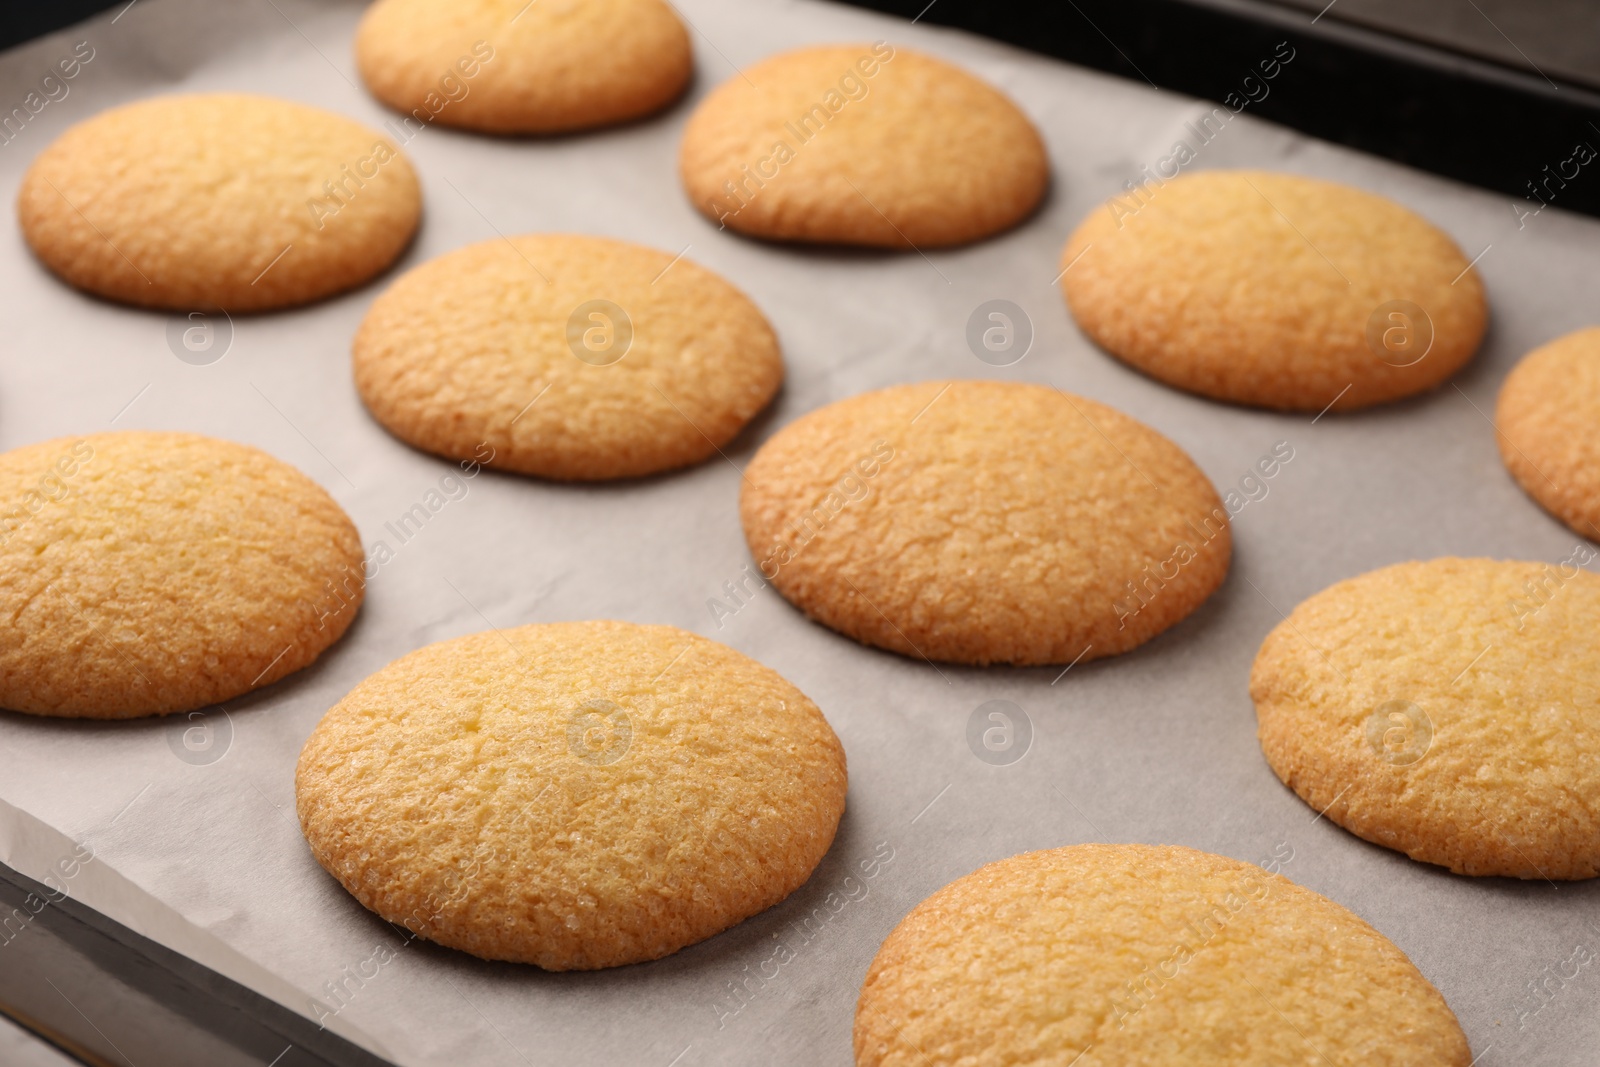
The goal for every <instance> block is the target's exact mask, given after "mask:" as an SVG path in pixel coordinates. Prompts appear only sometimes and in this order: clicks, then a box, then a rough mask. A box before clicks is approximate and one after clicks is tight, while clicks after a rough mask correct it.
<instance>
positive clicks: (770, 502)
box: [740, 381, 1232, 664]
mask: <svg viewBox="0 0 1600 1067" xmlns="http://www.w3.org/2000/svg"><path fill="white" fill-rule="evenodd" d="M740 514H741V516H742V518H743V522H744V530H745V538H746V541H747V542H748V544H749V546H750V551H751V552H752V554H753V555H754V557H755V560H756V563H757V564H758V566H760V568H761V572H762V574H763V575H765V576H766V577H767V578H768V579H769V580H771V581H772V582H773V583H774V584H775V585H776V586H777V588H778V590H779V591H780V592H781V593H782V594H783V595H784V596H785V597H787V598H788V599H789V600H791V601H793V602H794V603H795V604H797V605H799V606H800V607H801V608H802V609H803V610H804V611H805V612H806V613H807V614H808V615H810V616H812V617H813V618H815V619H817V620H818V621H819V622H822V623H823V624H824V625H827V626H830V627H833V628H834V629H836V630H840V631H842V632H844V633H846V634H849V635H850V636H852V637H855V638H856V639H857V640H860V641H864V642H866V643H868V644H871V645H876V646H878V647H880V648H887V649H892V650H894V651H896V652H901V653H904V654H906V655H910V656H916V657H919V658H920V657H927V658H929V659H933V660H948V661H954V662H964V663H980V664H981V663H1015V664H1043V663H1067V662H1071V661H1074V660H1076V659H1078V658H1079V657H1082V658H1083V659H1095V658H1098V657H1101V656H1109V655H1112V654H1114V653H1117V652H1123V651H1126V650H1128V649H1130V648H1132V647H1134V646H1135V645H1138V644H1140V643H1142V642H1144V641H1146V640H1148V639H1149V638H1151V637H1153V636H1154V635H1155V634H1157V633H1160V632H1161V631H1162V630H1165V629H1166V628H1168V627H1169V626H1172V625H1173V624H1174V623H1176V622H1177V621H1178V620H1179V619H1182V618H1183V617H1184V616H1186V615H1188V614H1189V613H1190V612H1191V611H1193V610H1194V609H1195V607H1197V606H1198V605H1199V604H1200V603H1201V602H1202V601H1203V600H1204V599H1205V598H1206V597H1207V596H1209V595H1210V594H1211V592H1212V591H1213V590H1214V589H1216V587H1217V586H1218V585H1219V584H1221V582H1222V579H1223V577H1224V576H1225V575H1226V574H1227V570H1228V561H1229V558H1230V555H1231V552H1232V541H1231V535H1230V532H1229V528H1228V519H1227V512H1226V511H1225V509H1224V508H1223V506H1222V502H1221V501H1220V500H1219V499H1218V497H1217V494H1216V491H1215V490H1214V489H1213V488H1212V487H1211V483H1210V482H1209V481H1207V480H1206V477H1205V475H1204V474H1203V473H1202V472H1201V471H1200V469H1199V468H1198V467H1196V466H1195V464H1194V462H1193V461H1192V460H1191V459H1190V458H1189V457H1188V456H1187V455H1185V454H1184V452H1183V450H1182V449H1180V448H1178V446H1177V445H1175V444H1173V443H1172V442H1171V441H1169V440H1167V439H1166V438H1165V437H1162V436H1161V435H1160V434H1158V433H1156V432H1155V431H1154V430H1151V429H1150V428H1149V427H1146V426H1144V425H1142V424H1141V423H1139V422H1136V421H1135V420H1133V419H1131V418H1129V417H1128V416H1126V415H1123V414H1122V413H1120V412H1118V411H1115V410H1113V409H1112V408H1109V407H1107V406H1105V405H1104V404H1100V403H1097V402H1095V401H1093V400H1089V399H1087V398H1084V397H1078V396H1072V395H1070V394H1067V393H1063V392H1062V391H1060V390H1058V389H1054V388H1051V387H1049V386H1042V385H1026V384H1021V383H1014V382H986V381H933V382H920V383H917V384H915V385H900V386H894V387H892V388H888V389H881V390H878V391H876V392H872V393H866V394H862V395H860V396H854V397H850V398H849V399H846V400H841V401H839V402H837V403H834V404H830V405H828V406H827V407H825V408H821V409H820V410H817V411H813V412H811V413H810V414H808V415H806V416H804V417H802V418H800V419H798V420H796V421H795V422H793V423H791V424H789V425H788V426H786V427H784V428H783V429H782V430H781V431H779V432H778V433H777V434H776V435H774V436H773V437H772V438H771V439H770V440H769V441H767V443H766V444H765V445H763V446H762V448H761V450H760V451H759V452H758V453H757V454H756V456H755V458H754V459H753V460H752V461H751V462H750V465H749V466H748V467H747V468H746V470H745V480H744V485H743V490H742V496H741V499H740Z"/></svg>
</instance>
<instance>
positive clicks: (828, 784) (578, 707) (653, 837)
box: [295, 622, 845, 971]
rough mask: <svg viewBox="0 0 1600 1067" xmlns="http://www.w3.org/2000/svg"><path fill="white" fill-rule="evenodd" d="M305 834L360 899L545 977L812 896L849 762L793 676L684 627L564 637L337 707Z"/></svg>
mask: <svg viewBox="0 0 1600 1067" xmlns="http://www.w3.org/2000/svg"><path fill="white" fill-rule="evenodd" d="M295 795H296V798H297V803H298V806H299V811H300V825H301V827H302V828H303V829H304V831H305V835H306V840H307V842H309V843H310V845H311V851H312V853H313V854H314V855H315V856H316V857H317V862H319V863H321V864H322V866H323V867H325V868H327V869H328V871H329V872H330V873H332V874H333V875H334V877H336V878H338V879H339V881H340V882H341V883H343V885H344V887H345V888H346V889H348V890H349V891H350V892H351V893H352V894H354V895H355V897H356V898H357V899H358V900H360V901H361V903H362V904H364V905H366V906H367V907H368V908H371V909H372V910H373V911H375V912H377V913H378V914H379V915H381V916H383V917H384V918H385V919H387V920H389V921H390V922H396V923H403V924H404V925H405V926H406V927H407V928H409V929H410V930H411V931H412V932H413V933H415V934H418V935H420V936H422V937H426V938H428V939H429V940H432V941H436V942H438V943H439V944H441V945H447V946H449V947H451V948H458V949H461V950H463V951H466V952H470V953H472V954H473V955H476V956H481V957H484V958H486V959H499V960H513V961H517V962H522V963H534V964H537V965H539V966H540V967H544V968H546V969H547V970H553V971H565V970H589V969H593V968H598V967H613V966H617V965H619V964H624V963H638V962H641V961H643V960H653V959H657V958H659V957H661V956H665V955H668V954H669V953H672V952H676V951H677V950H678V949H680V948H683V947H684V946H686V945H692V944H694V943H695V942H697V941H702V940H704V939H705V938H708V937H710V936H712V935H713V934H716V933H718V932H720V931H722V930H725V929H727V928H728V927H730V926H732V925H734V924H735V923H737V922H740V921H741V920H743V919H745V918H748V917H749V916H751V915H754V914H756V913H757V912H759V911H762V910H764V909H766V908H769V907H771V906H772V905H774V904H776V903H777V902H778V901H780V900H782V899H783V898H784V897H786V896H788V895H789V894H790V893H792V892H794V890H795V889H797V888H799V886H800V885H801V884H803V883H804V882H805V881H806V879H807V878H809V877H810V876H811V872H812V870H813V869H815V867H816V865H817V864H818V862H820V861H821V859H822V857H823V854H824V853H826V852H827V851H828V846H829V845H830V844H831V843H832V841H833V835H834V830H835V829H836V828H837V827H838V824H839V817H840V815H841V814H842V813H843V812H844V797H845V761H844V750H843V749H842V748H841V747H840V746H839V741H838V739H837V738H836V737H835V736H834V734H833V731H832V730H831V729H829V727H828V723H827V722H826V720H824V719H823V717H822V713H821V712H820V711H818V710H817V706H816V705H815V704H813V703H812V702H811V701H810V700H808V699H806V697H805V694H803V693H801V692H800V691H799V690H798V689H796V688H795V687H794V686H792V685H790V684H789V683H788V682H786V681H784V680H783V679H782V678H781V677H779V676H778V674H777V673H776V672H774V671H772V670H769V669H768V668H766V667H763V666H762V665H761V664H759V663H756V662H755V661H754V660H751V659H747V658H746V657H744V656H742V655H740V654H739V653H737V652H735V651H733V650H732V649H731V648H728V647H726V646H724V645H720V644H717V643H716V642H715V641H708V640H706V639H705V638H703V637H697V636H695V635H694V634H691V633H686V632H684V631H682V630H678V629H675V628H673V627H671V626H638V625H634V624H632V623H623V622H568V623H551V624H544V625H532V626H522V627H517V628H515V629H511V630H505V631H498V630H497V631H493V632H490V633H480V634H471V635H469V636H466V637H458V638H455V639H454V640H450V641H441V642H439V643H438V644H434V645H429V646H427V647H426V648H422V649H419V650H417V651H416V652H413V653H411V654H410V655H408V656H405V657H403V658H401V659H399V660H396V661H395V662H394V663H391V664H389V666H387V667H385V668H384V669H383V670H381V671H379V672H378V673H376V674H374V675H372V676H371V677H370V678H368V679H367V680H366V681H364V682H362V683H361V684H360V685H359V686H357V687H356V688H355V689H354V690H352V691H351V692H350V694H349V695H348V696H346V697H345V698H344V699H343V700H341V701H340V702H339V703H338V704H337V705H335V706H334V708H333V709H332V710H331V711H329V712H328V714H327V716H326V717H324V718H323V720H322V722H321V723H320V724H319V725H318V726H317V728H316V730H315V732H313V733H312V735H311V738H310V740H308V741H307V742H306V746H305V749H304V750H303V751H302V752H301V754H300V766H299V770H298V772H297V775H296V779H295Z"/></svg>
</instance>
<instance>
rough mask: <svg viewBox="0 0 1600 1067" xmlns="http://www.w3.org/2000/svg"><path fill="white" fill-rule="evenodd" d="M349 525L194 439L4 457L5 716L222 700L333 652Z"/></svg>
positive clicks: (264, 471) (348, 568) (345, 616)
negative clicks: (7, 630) (7, 636)
mask: <svg viewBox="0 0 1600 1067" xmlns="http://www.w3.org/2000/svg"><path fill="white" fill-rule="evenodd" d="M361 560H362V552H361V541H360V538H359V536H358V535H357V533H356V528H355V526H354V524H352V523H351V521H350V519H349V517H348V516H346V515H345V513H344V511H343V510H342V509H340V507H339V505H338V504H337V503H335V502H334V500H333V499H332V498H331V497H330V496H328V494H327V493H326V492H325V491H324V490H323V489H322V488H321V487H320V486H318V485H317V484H316V483H315V482H313V481H311V479H309V478H307V477H306V476H305V475H303V474H301V473H300V472H299V471H297V470H295V469H294V468H293V467H290V466H289V465H288V464H286V463H283V462H280V461H279V460H276V459H273V458H272V457H271V456H269V455H267V454H266V453H264V452H261V451H258V450H257V449H254V448H250V447H248V446H246V445H239V444H234V443H233V442H230V441H219V440H217V439H215V438H210V437H200V436H198V435H195V434H185V433H154V432H138V431H124V432H115V433H98V434H86V435H84V436H82V437H62V438H58V439H56V440H53V441H44V442H41V443H39V444H34V445H27V446H25V447H23V448H18V449H14V450H12V451H10V452H7V453H5V454H4V455H0V615H4V617H5V618H6V619H8V620H9V623H8V626H9V628H10V630H11V631H12V638H11V639H8V640H7V641H6V642H4V647H0V707H3V708H7V709H10V710H12V711H24V712H29V713H32V714H36V715H58V716H66V717H73V718H95V719H125V718H131V717H134V716H140V715H157V714H166V713H169V712H177V711H188V710H192V709H195V708H200V707H204V706H206V705H208V704H213V703H216V702H218V701H223V700H228V699H231V698H233V697H236V696H239V695H240V694H242V693H245V692H248V691H249V690H251V689H254V688H256V687H258V686H262V685H268V684H270V683H272V682H275V681H277V680H278V679H279V678H282V677H283V676H285V675H287V674H289V673H291V672H293V671H297V670H299V669H300V668H301V667H304V666H306V665H307V664H309V663H310V662H311V661H312V660H314V659H316V658H317V655H318V654H319V653H321V651H322V650H323V649H325V648H327V647H328V646H329V645H331V644H332V643H333V642H334V641H336V640H338V638H339V636H340V635H341V634H342V633H344V631H345V628H346V627H347V626H349V625H350V622H351V621H352V620H353V619H354V618H355V614H356V611H357V610H358V609H359V607H360V604H361V596H362V567H361Z"/></svg>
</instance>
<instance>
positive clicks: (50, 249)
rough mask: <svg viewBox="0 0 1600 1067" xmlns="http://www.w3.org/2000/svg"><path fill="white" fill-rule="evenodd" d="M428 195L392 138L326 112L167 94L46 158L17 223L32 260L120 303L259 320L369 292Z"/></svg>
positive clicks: (55, 146) (65, 138) (75, 134)
mask: <svg viewBox="0 0 1600 1067" xmlns="http://www.w3.org/2000/svg"><path fill="white" fill-rule="evenodd" d="M421 210H422V194H421V192H420V190H419V188H418V186H417V177H416V174H415V173H414V172H413V171H412V169H411V164H410V163H408V162H406V159H405V157H404V156H402V155H401V154H400V151H399V149H397V148H396V147H395V146H394V145H393V144H392V143H391V142H390V141H389V140H388V139H387V138H385V137H381V136H379V135H378V134H377V133H375V132H373V131H372V130H369V129H367V128H366V127H365V126H362V125H360V124H358V123H355V122H352V121H350V120H349V119H347V118H343V117H341V116H339V115H335V114H332V113H331V112H327V111H323V110H322V109H321V108H315V107H307V106H306V105H304V104H295V103H290V102H289V101H287V100H274V99H271V98H269V97H264V96H249V95H244V94H240V93H204V94H195V95H185V96H162V97H156V98H154V99H150V100H141V101H139V102H138V103H134V104H127V105H124V106H122V107H118V108H113V109H111V110H110V111H106V112H103V113H101V114H99V115H96V116H95V117H94V118H92V119H89V120H87V121H85V122H80V123H78V124H77V125H76V126H73V127H72V128H71V129H69V130H67V132H65V133H63V134H62V135H61V136H60V137H59V138H57V139H56V140H55V141H54V142H53V143H52V144H51V145H50V146H49V147H48V148H46V149H45V150H44V151H43V152H41V153H40V154H39V157H38V158H37V159H35V160H34V162H33V165H32V166H31V167H30V168H29V169H28V172H27V174H26V175H25V176H24V177H23V180H22V189H21V192H20V193H19V194H18V196H17V213H18V215H19V217H20V219H21V223H22V234H23V236H24V237H25V238H26V239H27V241H28V244H29V246H30V247H32V249H33V251H34V254H35V255H37V256H38V257H39V259H40V260H42V261H43V262H44V264H45V266H47V267H49V268H50V269H51V270H52V271H54V272H55V273H56V274H58V275H60V276H61V277H62V278H63V279H64V280H66V281H67V282H68V283H70V284H72V285H75V286H77V287H78V288H80V289H84V290H86V291H88V292H91V293H94V294H96V295H98V296H103V297H107V298H109V299H111V300H119V301H122V302H123V303H128V304H137V305H140V306H143V307H153V308H170V309H177V310H194V309H200V310H210V309H216V308H222V309H225V310H227V311H265V310H269V309H272V308H282V307H289V306H292V305H295V304H304V303H307V302H309V301H313V300H318V299H321V298H322V297H325V296H331V295H332V294H334V293H338V292H341V291H343V290H346V289H350V288H352V287H354V286H357V285H360V284H361V283H362V282H364V281H366V280H367V279H369V278H371V277H372V276H373V275H375V274H377V273H378V272H380V271H382V270H383V269H384V268H385V267H387V266H388V265H389V264H390V263H392V262H393V261H394V259H395V257H397V256H398V255H400V253H401V252H402V251H403V250H404V249H405V247H406V245H407V244H408V243H409V242H410V240H411V235H412V234H413V233H414V232H415V231H416V228H417V219H418V216H419V215H420V213H421Z"/></svg>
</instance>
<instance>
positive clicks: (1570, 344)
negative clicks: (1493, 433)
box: [1495, 326, 1600, 541]
mask: <svg viewBox="0 0 1600 1067" xmlns="http://www.w3.org/2000/svg"><path fill="white" fill-rule="evenodd" d="M1495 425H1496V427H1497V428H1498V429H1499V431H1500V432H1499V434H1498V435H1497V436H1498V440H1499V442H1500V455H1501V456H1502V457H1503V458H1504V459H1505V463H1506V466H1507V467H1508V468H1510V470H1511V473H1512V474H1513V475H1515V476H1516V479H1517V481H1518V482H1520V483H1522V487H1523V488H1524V489H1526V490H1527V491H1528V493H1529V495H1530V496H1532V497H1533V498H1534V499H1535V500H1537V501H1538V502H1539V503H1540V504H1542V505H1543V506H1544V507H1545V508H1547V509H1548V510H1549V511H1550V512H1551V514H1553V515H1555V516H1556V517H1557V518H1559V519H1560V520H1561V521H1562V522H1565V523H1566V524H1567V525H1568V526H1570V527H1572V528H1573V529H1574V530H1576V531H1577V532H1578V533H1580V534H1582V535H1583V536H1584V537H1587V538H1589V539H1590V540H1591V541H1593V540H1600V326H1591V327H1589V328H1587V329H1583V330H1578V331H1576V332H1574V333H1569V334H1567V335H1566V336H1565V337H1558V338H1556V339H1555V340H1554V341H1551V342H1550V343H1549V344H1547V345H1543V346H1541V347H1539V348H1536V349H1534V350H1533V351H1532V352H1530V353H1528V355H1527V356H1526V357H1525V358H1524V359H1523V360H1522V362H1521V363H1518V364H1517V366H1516V369H1515V370H1513V371H1512V372H1511V375H1510V377H1508V378H1507V379H1506V382H1505V385H1504V386H1502V387H1501V389H1500V402H1499V405H1498V408H1497V410H1496V412H1495Z"/></svg>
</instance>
